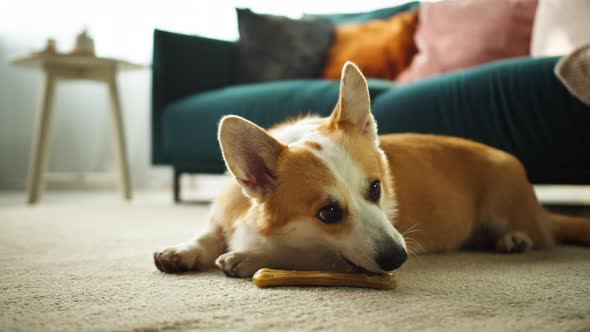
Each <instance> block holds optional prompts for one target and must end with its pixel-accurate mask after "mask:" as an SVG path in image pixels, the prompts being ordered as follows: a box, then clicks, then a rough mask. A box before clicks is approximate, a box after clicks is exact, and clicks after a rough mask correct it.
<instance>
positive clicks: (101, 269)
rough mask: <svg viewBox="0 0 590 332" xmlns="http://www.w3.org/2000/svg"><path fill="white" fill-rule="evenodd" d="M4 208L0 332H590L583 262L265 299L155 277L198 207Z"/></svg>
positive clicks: (535, 261) (63, 198)
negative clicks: (157, 253) (157, 254)
mask: <svg viewBox="0 0 590 332" xmlns="http://www.w3.org/2000/svg"><path fill="white" fill-rule="evenodd" d="M21 199H24V197H19V198H18V200H17V199H16V198H15V197H14V195H13V196H10V195H8V196H6V195H5V196H4V199H2V196H1V195H0V330H2V331H11V330H22V331H32V330H43V331H46V330H59V331H63V330H76V331H78V330H118V331H119V330H121V331H128V330H138V331H158V330H162V331H179V330H201V329H202V330H226V331H239V330H256V331H259V330H264V329H272V330H361V331H377V330H385V331H392V330H399V331H408V330H431V331H448V330H465V331H508V330H527V331H541V330H545V331H588V330H590V249H582V248H576V247H560V248H558V249H557V250H554V251H552V252H540V253H531V254H526V255H511V256H505V255H496V254H469V253H456V254H447V255H434V256H423V257H419V258H414V259H413V260H412V261H411V262H410V263H409V264H407V265H406V266H405V267H404V268H403V269H402V271H400V272H399V276H398V279H399V288H398V289H397V290H395V291H376V290H365V289H353V288H284V289H269V290H261V289H257V288H256V287H254V286H253V285H252V284H251V283H250V282H249V281H247V280H238V279H230V278H227V277H225V276H224V275H223V274H222V273H219V272H208V273H201V274H189V275H180V276H176V275H164V274H161V273H159V272H158V271H156V268H155V267H154V266H153V264H152V261H151V253H152V251H153V250H154V249H156V248H160V247H162V246H166V245H169V244H173V243H175V242H177V241H180V240H184V239H186V238H188V237H190V236H191V234H192V233H193V231H195V230H196V229H198V228H199V225H202V224H203V222H204V221H205V220H204V216H205V213H206V207H201V206H190V205H189V206H174V205H172V204H171V203H167V199H168V195H165V196H161V195H160V196H151V195H143V196H142V195H139V198H138V199H137V200H136V201H135V202H134V203H133V204H124V203H122V202H119V201H118V200H117V197H116V195H115V194H114V193H107V194H81V195H72V194H70V195H54V196H51V195H50V196H49V197H48V199H46V200H45V201H44V202H43V204H41V205H40V206H37V207H34V208H28V207H26V206H24V205H23V204H21V203H20V201H21Z"/></svg>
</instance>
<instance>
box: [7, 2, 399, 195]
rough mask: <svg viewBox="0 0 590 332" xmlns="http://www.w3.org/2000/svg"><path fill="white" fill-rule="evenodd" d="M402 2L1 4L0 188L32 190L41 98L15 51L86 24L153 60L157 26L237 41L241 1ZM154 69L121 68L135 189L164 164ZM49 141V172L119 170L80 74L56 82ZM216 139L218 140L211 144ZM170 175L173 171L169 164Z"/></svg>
mask: <svg viewBox="0 0 590 332" xmlns="http://www.w3.org/2000/svg"><path fill="white" fill-rule="evenodd" d="M403 2H405V1H403V0H365V1H350V2H339V3H338V5H337V6H336V5H335V3H334V2H332V1H317V0H300V1H284V2H283V1H280V2H279V1H272V0H271V1H268V0H258V1H256V0H241V1H240V0H233V1H231V0H229V1H221V0H217V1H197V0H173V1H120V0H119V1H114V0H103V1H82V0H52V1H44V0H18V1H16V0H12V1H11V0H5V1H2V3H0V188H24V186H25V183H26V176H27V170H28V162H29V155H30V148H31V142H32V137H33V128H34V118H35V113H36V111H37V109H38V107H39V103H40V100H39V99H40V93H41V88H42V82H43V81H42V76H41V74H40V72H39V71H35V70H29V69H22V68H15V67H13V66H11V65H10V64H9V61H10V60H11V59H14V58H16V57H19V56H22V55H26V54H28V53H29V52H31V51H33V50H36V49H39V48H42V47H43V46H44V44H45V40H46V39H47V37H50V36H51V37H54V38H56V39H57V44H58V45H57V46H58V49H59V50H61V51H67V50H70V49H71V48H72V46H73V40H74V37H75V35H76V33H77V32H78V31H79V30H81V29H82V28H83V27H88V28H89V30H90V32H91V34H92V35H93V37H94V39H95V43H96V49H97V53H98V55H102V56H109V57H120V58H123V59H127V60H130V61H135V62H139V63H144V64H148V63H149V62H150V61H151V49H152V40H151V39H152V31H153V29H154V28H161V29H166V30H170V31H177V32H183V33H189V34H200V35H204V36H209V37H214V38H221V39H229V40H235V39H236V38H237V36H238V33H237V23H236V18H235V12H234V7H250V8H252V9H253V10H254V11H258V12H263V13H264V12H265V13H274V14H282V15H288V16H291V17H298V16H300V15H301V14H302V13H303V12H309V13H324V12H356V11H366V10H371V9H376V8H382V7H388V6H392V5H395V4H397V3H403ZM150 79H151V78H150V72H149V70H144V71H140V72H132V73H123V74H121V75H120V76H119V84H120V89H121V91H120V92H121V98H122V104H123V110H124V118H125V122H126V130H127V141H128V145H129V160H130V162H131V168H132V177H133V180H134V183H135V185H136V187H142V186H150V185H152V182H153V179H154V178H157V176H160V178H161V174H162V171H161V170H160V171H157V170H154V168H153V167H151V166H150V163H149V154H150V147H149V144H150V143H149V137H150V136H149V128H150V124H149V116H150V114H149V112H150V109H149V107H150ZM55 102H56V103H55V107H56V112H55V117H54V121H53V130H52V132H51V142H50V160H49V170H50V171H51V172H101V171H105V170H111V169H112V165H113V158H112V149H111V132H110V130H111V127H110V119H109V118H108V116H109V115H110V113H108V112H107V111H108V108H107V107H108V103H107V95H106V89H105V88H104V87H103V86H101V85H100V84H95V83H89V82H72V83H67V84H66V85H62V86H60V87H59V89H58V97H57V100H56V101H55ZM211 144H216V143H215V142H211ZM165 174H166V179H167V176H168V172H166V173H165Z"/></svg>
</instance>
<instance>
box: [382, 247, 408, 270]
mask: <svg viewBox="0 0 590 332" xmlns="http://www.w3.org/2000/svg"><path fill="white" fill-rule="evenodd" d="M392 249H393V248H392ZM392 249H390V250H387V251H382V252H381V253H379V255H378V256H377V264H378V265H379V267H380V268H381V269H383V270H384V271H392V270H395V269H397V268H399V267H400V266H402V264H404V262H405V261H406V260H407V259H408V254H407V253H406V250H404V248H395V249H393V250H392Z"/></svg>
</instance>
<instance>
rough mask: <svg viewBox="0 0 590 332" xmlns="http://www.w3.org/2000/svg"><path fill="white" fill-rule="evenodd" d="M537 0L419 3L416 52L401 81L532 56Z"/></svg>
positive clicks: (399, 78)
mask: <svg viewBox="0 0 590 332" xmlns="http://www.w3.org/2000/svg"><path fill="white" fill-rule="evenodd" d="M536 8H537V0H495V1H489V0H449V1H441V2H433V3H424V4H422V6H420V14H419V19H418V20H419V21H420V24H419V26H418V29H417V30H416V35H415V39H416V46H417V47H418V54H416V56H415V57H414V59H413V60H412V64H411V65H410V66H409V67H408V69H406V71H404V72H403V73H402V74H401V75H400V76H399V77H398V82H400V83H411V82H414V81H417V80H419V79H422V78H426V77H429V76H434V75H437V74H442V73H446V72H451V71H456V70H461V69H466V68H470V67H473V66H476V65H480V64H484V63H487V62H491V61H496V60H501V59H504V58H512V57H518V56H526V55H529V50H530V42H531V32H532V29H533V20H534V17H535V10H536Z"/></svg>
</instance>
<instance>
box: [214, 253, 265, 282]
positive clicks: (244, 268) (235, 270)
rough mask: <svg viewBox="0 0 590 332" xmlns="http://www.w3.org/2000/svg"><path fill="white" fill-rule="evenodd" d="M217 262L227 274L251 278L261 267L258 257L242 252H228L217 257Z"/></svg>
mask: <svg viewBox="0 0 590 332" xmlns="http://www.w3.org/2000/svg"><path fill="white" fill-rule="evenodd" d="M215 264H216V265H217V266H218V267H219V268H220V269H221V270H222V271H223V272H224V273H225V275H227V276H228V277H234V278H249V277H251V276H253V275H254V273H255V272H256V271H258V270H259V269H260V264H259V263H258V262H257V260H256V258H255V257H253V256H251V255H249V254H247V253H241V252H228V253H225V254H223V255H221V256H219V257H218V258H217V260H216V261H215Z"/></svg>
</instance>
